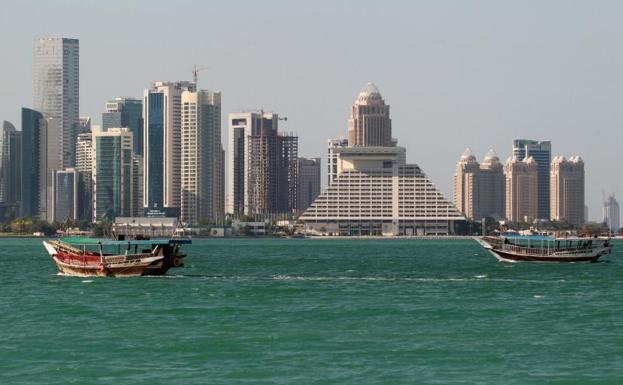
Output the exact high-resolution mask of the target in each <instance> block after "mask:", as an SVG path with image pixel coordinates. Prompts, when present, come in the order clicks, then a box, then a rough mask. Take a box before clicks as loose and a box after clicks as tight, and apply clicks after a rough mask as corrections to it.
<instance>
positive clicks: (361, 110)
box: [348, 83, 396, 147]
mask: <svg viewBox="0 0 623 385" xmlns="http://www.w3.org/2000/svg"><path fill="white" fill-rule="evenodd" d="M395 145H396V143H395V142H394V141H393V140H392V120H391V119H390V117H389V105H387V104H385V101H384V100H383V97H382V96H381V93H380V92H379V89H378V88H377V87H376V86H375V85H374V84H373V83H368V84H367V85H366V86H365V87H364V88H363V90H361V92H360V93H359V96H358V97H357V100H356V101H355V104H353V106H352V108H351V112H350V118H349V119H348V146H349V147H371V146H377V147H390V146H395Z"/></svg>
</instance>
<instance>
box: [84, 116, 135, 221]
mask: <svg viewBox="0 0 623 385" xmlns="http://www.w3.org/2000/svg"><path fill="white" fill-rule="evenodd" d="M132 143H133V140H132V133H131V132H130V131H129V129H127V128H110V129H109V130H108V131H105V132H104V131H99V132H94V133H93V164H92V177H93V220H94V221H99V220H101V219H102V218H104V217H112V218H114V217H117V216H122V217H129V216H132V196H133V194H132V188H133V186H134V183H133V178H132V171H133V165H132V159H133V156H132V155H133V154H132Z"/></svg>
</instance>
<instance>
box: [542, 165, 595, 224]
mask: <svg viewBox="0 0 623 385" xmlns="http://www.w3.org/2000/svg"><path fill="white" fill-rule="evenodd" d="M551 189H552V197H551V204H550V207H551V217H552V218H551V219H552V220H553V221H562V220H565V221H567V222H569V223H571V224H573V225H581V224H583V223H584V222H585V220H586V219H585V218H584V161H583V160H582V158H580V157H579V156H572V157H571V158H570V159H569V160H567V159H565V157H563V156H557V157H555V158H554V160H553V161H552V171H551Z"/></svg>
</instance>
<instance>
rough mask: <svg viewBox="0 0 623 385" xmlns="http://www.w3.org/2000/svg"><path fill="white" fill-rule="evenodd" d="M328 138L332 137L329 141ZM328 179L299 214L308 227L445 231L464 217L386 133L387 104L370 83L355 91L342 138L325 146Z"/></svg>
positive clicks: (403, 232) (356, 232)
mask: <svg viewBox="0 0 623 385" xmlns="http://www.w3.org/2000/svg"><path fill="white" fill-rule="evenodd" d="M330 142H334V143H335V141H330ZM330 151H333V152H335V154H333V156H330V159H332V160H331V162H334V163H335V164H330V165H329V168H330V169H334V170H335V171H336V172H334V174H335V177H331V178H334V180H330V181H329V183H330V184H329V186H328V187H327V188H326V189H325V190H324V191H323V192H322V193H321V194H320V196H318V197H317V198H316V200H314V203H313V204H312V205H311V206H310V207H309V208H308V209H307V210H306V211H305V212H304V213H303V214H302V215H301V216H300V217H299V220H301V221H302V222H303V223H305V226H306V228H307V229H309V230H315V231H318V232H322V233H331V234H339V235H448V234H452V233H453V232H454V222H455V221H462V220H465V218H464V217H463V215H462V214H461V213H460V212H459V211H458V210H457V208H456V207H455V205H454V204H453V203H452V202H450V201H449V200H448V199H446V198H445V197H444V196H443V194H442V193H441V192H440V191H439V189H438V188H437V187H436V186H435V185H434V184H433V182H431V180H430V179H429V178H428V176H426V174H425V173H424V171H422V169H421V168H420V167H419V166H418V165H417V164H407V163H406V150H405V148H403V147H399V146H397V141H396V140H395V139H393V138H392V127H391V119H390V117H389V105H387V104H385V101H384V100H383V97H382V96H381V93H380V92H379V90H378V88H377V87H376V86H374V84H372V83H368V84H367V85H366V87H365V88H364V89H363V90H362V91H361V92H360V93H359V96H358V97H357V100H356V101H355V104H354V105H353V106H352V110H351V116H350V119H349V121H348V144H347V145H344V146H342V147H340V146H337V147H333V148H330Z"/></svg>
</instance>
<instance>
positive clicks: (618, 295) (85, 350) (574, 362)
mask: <svg viewBox="0 0 623 385" xmlns="http://www.w3.org/2000/svg"><path fill="white" fill-rule="evenodd" d="M615 250H616V252H615V253H614V254H613V255H610V256H608V257H606V258H604V262H602V263H597V264H590V265H574V264H569V265H546V264H504V263H499V262H497V261H496V260H495V259H494V258H493V256H491V255H490V254H488V253H486V252H485V251H483V250H481V249H480V247H479V246H478V245H477V244H476V243H475V242H473V241H467V240H466V241H445V240H444V241H432V240H359V241H357V240H196V241H195V244H193V245H192V246H191V247H188V248H187V251H188V253H189V258H188V259H187V267H185V268H183V269H176V270H172V271H171V272H170V274H169V275H168V276H166V277H144V278H125V279H123V278H118V279H115V278H93V279H84V278H72V277H63V276H58V275H56V269H55V267H54V266H53V264H52V261H51V260H50V259H49V258H48V257H47V256H46V255H45V254H44V250H43V248H42V246H41V243H40V240H32V239H27V240H21V239H20V240H17V239H2V240H0V293H2V297H1V298H2V299H1V300H0V323H1V327H0V383H1V384H357V385H363V384H522V385H524V384H623V258H622V257H623V253H622V252H623V244H621V243H616V246H615Z"/></svg>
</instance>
